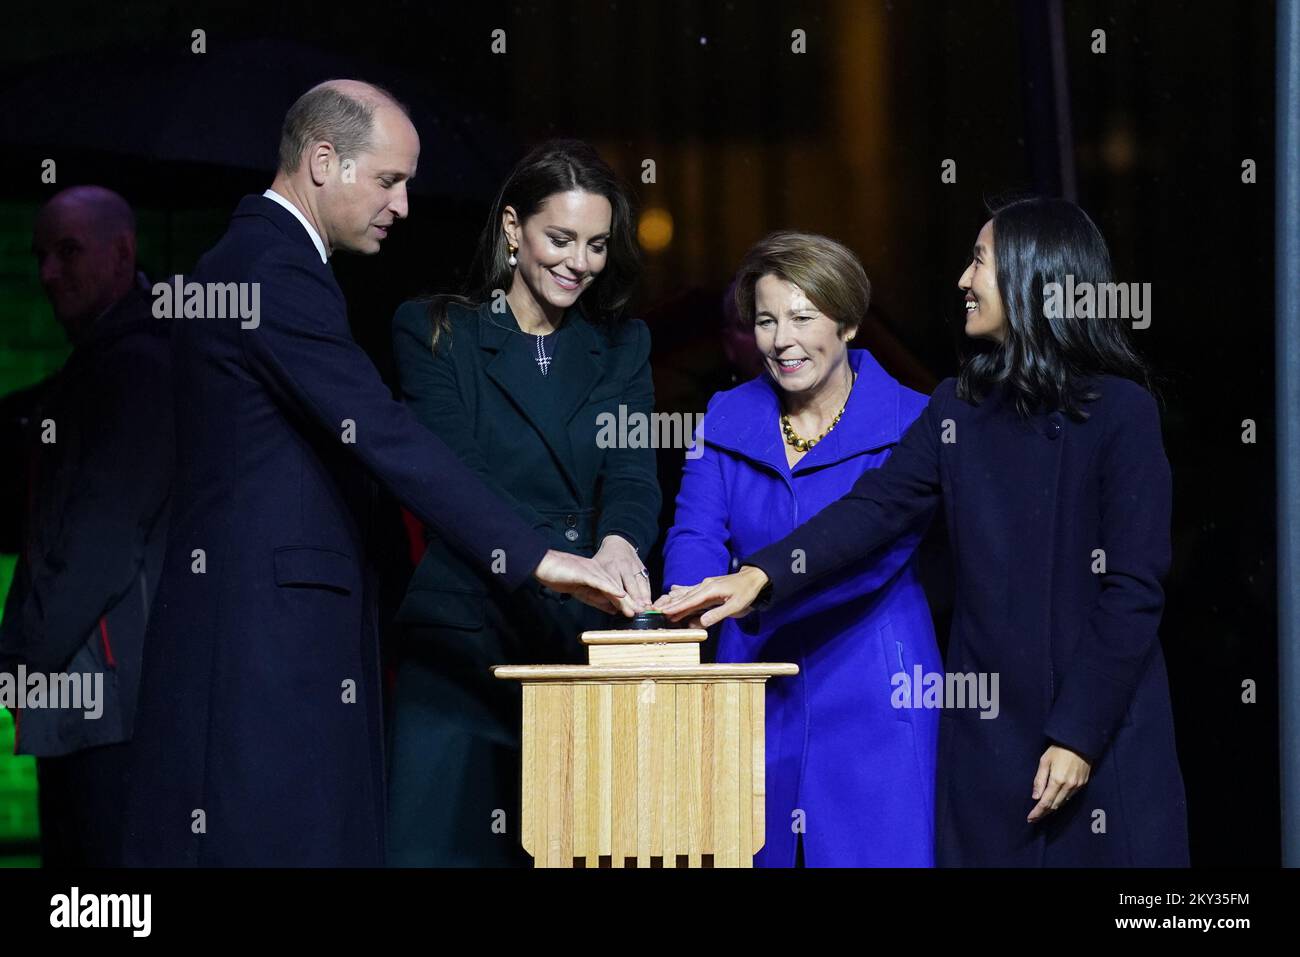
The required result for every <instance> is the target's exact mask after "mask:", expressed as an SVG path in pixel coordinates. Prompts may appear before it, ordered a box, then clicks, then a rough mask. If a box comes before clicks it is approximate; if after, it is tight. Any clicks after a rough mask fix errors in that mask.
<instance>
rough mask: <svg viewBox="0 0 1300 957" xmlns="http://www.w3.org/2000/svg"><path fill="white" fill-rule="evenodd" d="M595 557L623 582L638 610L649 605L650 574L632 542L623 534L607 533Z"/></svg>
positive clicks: (614, 576)
mask: <svg viewBox="0 0 1300 957" xmlns="http://www.w3.org/2000/svg"><path fill="white" fill-rule="evenodd" d="M593 559H594V561H595V562H596V564H598V565H600V567H601V568H603V569H605V571H606V572H607V573H608V574H609V575H610V577H612V578H613V579H614V580H616V581H618V582H619V583H621V584H622V586H623V588H624V589H625V590H626V591H627V594H628V596H629V597H630V598H631V599H632V602H633V604H635V605H636V608H637V611H641V610H643V609H645V608H647V607H649V605H650V575H649V574H648V573H647V572H646V569H645V564H644V563H643V562H642V561H641V556H639V555H638V554H637V553H636V549H635V548H633V547H632V543H631V542H629V541H628V540H627V539H626V538H623V537H622V536H621V535H606V536H605V538H604V540H603V541H602V542H601V543H600V551H598V552H596V554H595V555H594V556H593Z"/></svg>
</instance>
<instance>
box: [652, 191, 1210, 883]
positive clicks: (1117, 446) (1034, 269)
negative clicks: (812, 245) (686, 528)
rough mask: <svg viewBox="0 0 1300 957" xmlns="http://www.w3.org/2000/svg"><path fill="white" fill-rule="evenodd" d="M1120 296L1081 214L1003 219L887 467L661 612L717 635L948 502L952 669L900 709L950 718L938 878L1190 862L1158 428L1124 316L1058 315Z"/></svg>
mask: <svg viewBox="0 0 1300 957" xmlns="http://www.w3.org/2000/svg"><path fill="white" fill-rule="evenodd" d="M1111 280H1112V276H1111V266H1110V255H1109V253H1108V251H1107V249H1106V244H1105V241H1104V240H1103V239H1102V237H1101V234H1100V232H1098V230H1097V228H1096V226H1094V225H1093V223H1092V221H1091V220H1090V219H1089V218H1088V217H1087V215H1086V214H1085V213H1084V212H1083V211H1082V210H1080V209H1079V208H1078V207H1077V206H1075V205H1073V204H1072V203H1068V202H1065V201H1063V200H1058V199H1026V200H1019V201H1017V202H1014V203H1010V204H1008V205H1006V206H1003V207H1001V208H999V209H996V210H994V211H992V218H991V219H990V220H989V221H988V222H987V223H986V224H985V225H984V228H983V229H981V230H980V233H979V237H978V238H977V240H976V243H975V248H974V253H973V256H972V262H971V264H970V265H969V266H968V267H967V268H966V270H965V272H963V273H962V276H961V278H960V280H959V283H958V285H959V286H960V288H961V289H962V291H963V292H964V293H965V307H966V319H965V332H966V335H967V336H969V337H971V338H972V339H974V340H976V342H975V343H973V345H972V347H971V349H970V351H969V352H968V354H967V355H966V356H965V357H964V360H963V363H962V368H961V373H960V375H959V376H958V377H957V378H956V379H947V380H945V381H944V382H942V383H940V385H939V387H938V388H937V389H936V390H935V392H934V394H933V395H932V396H931V398H930V402H929V404H928V406H927V407H926V409H925V410H924V411H923V412H922V413H921V415H920V417H919V418H918V419H917V420H916V422H915V423H914V424H913V425H912V427H911V428H910V429H909V430H908V432H907V434H906V435H905V436H904V437H903V439H902V442H901V443H900V444H899V446H898V447H897V448H896V449H895V451H894V454H893V455H892V456H891V457H890V459H889V460H888V461H887V462H886V463H885V464H884V465H883V466H882V467H880V468H878V469H872V470H869V471H867V472H865V473H863V475H862V477H861V478H860V479H859V480H858V481H857V483H856V484H855V485H854V487H853V490H852V491H850V492H849V493H848V494H847V495H845V496H844V497H843V498H841V499H840V500H839V501H837V502H835V503H833V504H831V505H830V506H828V507H827V508H825V509H823V510H822V511H821V512H820V513H818V514H817V515H816V516H815V517H813V518H812V519H810V520H809V521H808V522H807V523H806V524H804V525H803V526H802V527H800V528H799V529H797V530H796V531H795V532H793V533H791V534H790V535H788V536H787V537H786V538H784V539H782V540H781V541H779V542H777V543H776V544H774V545H771V546H768V547H767V548H764V549H761V550H759V551H757V552H755V553H754V554H752V555H750V556H748V557H747V558H744V559H742V565H743V567H742V568H741V569H740V570H739V571H738V572H737V573H735V574H733V575H727V576H723V577H719V578H711V579H705V580H704V581H703V582H701V583H700V584H698V585H695V586H693V587H686V588H678V589H676V590H675V591H674V592H673V593H672V594H670V595H667V596H664V597H663V598H661V599H660V601H659V602H658V603H657V604H658V606H659V607H660V609H661V610H662V611H664V612H665V613H667V614H668V615H669V616H670V617H672V618H674V619H679V618H683V617H692V618H698V619H700V620H701V622H702V624H704V625H709V624H712V623H713V622H715V621H719V620H721V619H722V618H725V617H730V616H740V615H744V614H746V613H748V611H749V610H750V609H751V608H752V607H754V606H755V605H759V606H764V605H765V604H766V603H783V602H785V601H786V600H787V598H789V596H791V595H793V594H795V593H796V592H797V591H799V590H800V589H802V588H804V587H807V586H810V585H813V584H814V583H815V582H817V581H819V580H821V579H823V578H824V577H825V576H826V575H828V574H830V573H833V572H835V571H837V570H839V569H841V568H844V567H846V566H847V565H849V564H850V563H852V562H853V561H855V560H857V559H859V558H860V557H861V556H862V555H864V554H872V553H875V552H876V551H877V550H878V549H881V548H882V547H884V546H886V545H887V544H888V543H890V542H892V541H893V540H894V539H895V538H897V537H899V536H900V535H902V534H905V533H906V532H907V531H908V530H909V529H913V528H915V527H916V526H917V523H919V522H923V521H926V520H928V518H929V517H930V516H931V515H933V513H934V511H935V510H936V509H937V508H938V507H940V505H942V507H943V508H944V510H945V513H946V518H947V527H948V536H949V547H950V549H951V552H952V556H953V563H954V570H955V573H956V590H957V594H956V602H955V608H954V615H953V622H952V631H951V637H950V641H949V647H948V656H947V662H946V666H947V667H946V674H944V675H935V676H927V675H916V676H915V678H916V680H915V682H913V683H912V686H911V687H904V688H901V689H896V691H899V690H901V691H902V692H903V693H902V694H899V696H898V698H897V699H896V704H897V705H898V706H903V707H916V706H921V707H942V710H941V712H940V721H939V757H938V766H937V783H936V796H935V813H936V822H935V854H936V861H937V863H938V864H939V865H941V866H985V867H987V866H994V867H997V866H1003V867H1007V866H1011V867H1037V866H1067V867H1068V866H1075V867H1079V866H1112V867H1114V866H1120V867H1123V866H1185V865H1186V864H1187V863H1188V848H1187V823H1186V802H1185V798H1184V793H1183V782H1182V775H1181V773H1180V771H1179V767H1178V757H1177V752H1176V750H1175V746H1174V728H1173V716H1172V709H1171V706H1170V700H1169V686H1168V679H1167V677H1166V673H1165V663H1164V656H1163V654H1162V652H1161V649H1160V642H1159V639H1158V637H1157V630H1158V627H1159V624H1160V617H1161V612H1162V610H1163V606H1164V593H1163V590H1162V586H1161V582H1162V580H1163V578H1164V576H1165V575H1166V573H1167V572H1168V568H1169V562H1170V541H1169V528H1170V509H1171V490H1170V485H1171V481H1170V471H1169V463H1168V462H1167V460H1166V458H1165V454H1164V448H1163V445H1162V441H1161V433H1160V415H1159V411H1158V408H1157V402H1156V400H1155V398H1154V397H1153V395H1152V392H1151V391H1150V375H1149V373H1148V371H1147V369H1146V367H1145V365H1144V364H1143V362H1142V361H1141V359H1139V358H1138V356H1137V354H1136V353H1135V352H1134V351H1133V349H1132V348H1131V346H1130V345H1129V343H1128V340H1127V331H1126V329H1125V328H1124V321H1125V320H1124V319H1123V317H1119V316H1108V315H1095V314H1090V313H1089V312H1088V311H1087V310H1085V311H1083V312H1082V313H1080V311H1078V310H1075V309H1071V308H1068V307H1066V306H1065V304H1064V303H1062V302H1061V301H1060V296H1059V289H1062V288H1074V289H1086V288H1092V289H1093V290H1095V291H1098V292H1100V291H1103V290H1104V289H1105V288H1106V287H1105V286H1103V285H1102V284H1105V283H1109V282H1111ZM1094 301H1095V300H1094ZM796 550H799V551H798V552H797V553H796ZM792 554H798V555H799V556H800V561H797V562H794V561H792ZM715 606H716V607H715ZM917 685H920V686H921V687H917ZM812 733H814V734H815V733H816V729H813V731H812ZM863 813H864V814H869V813H870V809H866V808H864V809H863Z"/></svg>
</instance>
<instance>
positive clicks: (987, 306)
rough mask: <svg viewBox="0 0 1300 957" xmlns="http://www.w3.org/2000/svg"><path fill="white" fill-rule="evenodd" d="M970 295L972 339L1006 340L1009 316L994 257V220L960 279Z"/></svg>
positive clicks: (969, 331)
mask: <svg viewBox="0 0 1300 957" xmlns="http://www.w3.org/2000/svg"><path fill="white" fill-rule="evenodd" d="M957 288H959V289H961V290H962V292H964V293H965V294H966V297H965V308H966V335H968V336H970V337H971V338H972V339H991V340H993V341H994V342H1002V341H1003V340H1004V339H1006V337H1007V316H1006V312H1005V311H1004V309H1003V307H1002V295H1001V293H999V292H998V271H997V260H996V259H994V256H993V220H991V219H990V220H989V221H988V222H987V223H985V224H984V228H983V229H981V230H980V234H979V236H977V237H976V238H975V250H974V252H973V253H972V257H971V264H970V265H969V266H967V267H966V271H965V272H964V273H962V274H961V278H960V279H958V280H957Z"/></svg>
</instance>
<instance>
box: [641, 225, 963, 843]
mask: <svg viewBox="0 0 1300 957" xmlns="http://www.w3.org/2000/svg"><path fill="white" fill-rule="evenodd" d="M870 294H871V286H870V283H869V282H868V280H867V277H866V274H865V273H864V272H863V270H862V266H861V264H860V263H859V262H858V260H857V258H856V257H855V256H854V255H853V253H852V252H850V251H849V250H848V249H846V248H844V247H843V246H841V245H840V244H839V243H836V242H834V241H832V240H830V239H827V238H825V237H823V236H814V235H807V234H801V233H788V232H786V233H774V234H772V235H771V236H769V237H767V238H766V239H764V240H763V241H762V242H761V243H759V244H758V245H757V246H755V247H754V248H753V249H752V250H750V252H749V254H748V255H747V256H746V257H745V260H744V262H743V263H742V264H741V266H740V270H739V272H738V274H737V278H736V300H737V305H738V307H739V310H740V314H741V316H742V317H744V319H745V320H746V322H747V324H749V325H750V326H751V328H752V330H753V335H754V339H755V344H756V346H757V347H758V352H759V354H760V355H761V356H762V359H763V369H764V371H763V374H761V375H760V376H759V377H758V378H756V379H753V380H751V381H750V382H746V383H745V384H743V385H740V386H737V387H736V388H734V389H730V390H728V391H726V392H719V393H718V394H717V395H715V396H714V397H713V400H712V401H711V402H710V403H709V408H708V411H707V413H706V414H705V417H704V425H703V431H702V434H701V439H702V445H701V446H700V447H701V450H702V451H701V455H700V456H699V457H698V458H688V459H687V460H686V467H685V472H684V474H683V477H682V487H681V492H680V494H679V495H678V497H677V513H676V520H675V522H674V524H673V527H672V529H671V530H670V531H669V532H668V537H667V539H666V540H665V544H664V582H665V584H666V585H673V584H683V583H687V582H697V581H699V580H700V579H701V578H704V577H706V576H708V575H723V574H726V573H727V572H728V571H729V570H730V569H731V568H732V567H733V565H732V562H733V561H734V560H737V559H739V558H740V556H742V555H747V554H749V553H750V552H753V551H755V550H757V549H759V548H761V547H763V546H764V545H767V544H769V543H771V542H773V541H775V540H776V539H778V538H780V537H781V536H783V535H786V534H788V533H789V532H790V531H792V530H793V529H794V528H795V527H796V526H797V525H798V524H799V521H800V519H801V517H802V516H806V515H812V514H814V513H816V512H817V511H819V510H820V509H822V508H824V507H825V506H826V505H829V504H830V503H831V502H833V501H835V499H837V498H839V497H840V496H841V495H843V494H844V493H845V492H847V491H848V490H849V489H850V488H851V487H852V486H853V483H854V482H855V481H856V480H857V478H858V477H859V476H860V475H862V474H863V473H864V472H865V471H867V470H869V469H873V468H877V467H878V466H880V465H881V464H883V463H884V462H885V460H886V459H888V458H889V455H890V452H891V451H892V450H893V448H894V446H895V445H896V444H897V443H898V440H899V439H900V438H901V436H902V434H903V432H904V431H905V430H906V429H907V427H908V426H909V425H911V423H912V420H913V419H915V418H916V416H917V415H918V414H919V413H920V411H921V410H922V409H923V408H924V407H925V396H923V395H921V394H919V393H916V392H913V391H912V390H910V389H906V388H904V387H903V386H901V385H899V384H898V383H897V382H896V381H894V379H893V378H891V377H890V375H889V374H888V373H887V372H885V370H884V369H882V368H881V367H880V365H879V364H878V363H877V362H876V360H875V359H874V358H873V357H872V356H871V354H870V353H869V352H867V351H866V350H862V349H849V347H848V341H849V340H850V339H852V338H853V335H854V333H855V332H856V331H857V327H858V324H859V323H860V322H861V320H862V317H863V316H865V315H866V311H867V306H868V303H869V301H870ZM783 425H784V426H785V428H784V430H783ZM918 538H919V532H914V533H912V534H909V535H905V536H903V537H902V538H900V539H899V540H898V541H897V542H895V543H893V545H892V546H891V547H889V548H888V549H886V550H884V551H883V552H882V554H880V555H878V556H874V557H861V558H859V560H857V561H855V562H852V563H851V564H850V565H848V566H847V567H845V568H843V569H841V570H840V571H838V572H837V573H836V574H834V575H831V576H828V577H827V578H826V579H824V580H823V581H821V582H819V583H818V584H817V585H816V587H814V588H810V589H808V590H807V591H805V592H803V593H801V594H800V596H799V598H798V599H797V600H795V601H791V602H786V603H784V604H783V605H782V606H781V607H779V608H774V609H773V610H772V611H770V612H766V613H764V614H763V615H761V616H759V615H755V616H753V617H752V618H750V619H747V620H745V621H743V622H737V621H727V622H725V623H724V624H723V626H722V630H721V634H720V635H719V637H718V652H717V658H718V660H719V661H793V662H795V663H797V664H798V665H799V674H798V675H796V676H795V677H792V678H775V679H773V680H771V681H769V682H768V683H767V694H766V707H765V713H766V716H767V720H766V726H767V740H766V744H767V753H766V758H767V769H766V770H767V773H766V791H767V797H766V807H767V831H766V841H765V843H764V846H763V849H762V850H761V851H760V852H759V853H758V855H757V856H756V857H755V859H754V863H755V864H756V865H757V866H768V867H790V866H793V865H794V864H795V862H796V859H797V857H798V853H799V851H800V850H802V857H803V860H804V862H805V863H806V864H807V865H808V866H810V867H882V866H883V867H903V866H911V867H929V866H932V865H933V862H934V853H933V830H934V828H933V810H932V809H933V806H934V760H935V746H936V738H937V734H938V713H937V712H935V711H925V710H911V709H902V708H894V707H892V706H891V703H890V692H891V687H892V684H893V677H894V676H895V675H897V674H899V673H904V674H910V673H911V671H912V668H913V667H914V666H917V665H919V666H921V668H922V669H923V670H924V671H935V670H937V669H938V668H939V650H938V647H937V646H936V644H935V640H934V626H933V624H932V622H931V618H930V609H929V606H928V605H927V603H926V599H925V594H924V592H923V591H922V589H921V585H920V582H919V580H918V578H917V573H916V568H915V563H914V561H913V553H914V551H915V547H916V544H917V540H918ZM800 842H802V848H800V847H799V844H800Z"/></svg>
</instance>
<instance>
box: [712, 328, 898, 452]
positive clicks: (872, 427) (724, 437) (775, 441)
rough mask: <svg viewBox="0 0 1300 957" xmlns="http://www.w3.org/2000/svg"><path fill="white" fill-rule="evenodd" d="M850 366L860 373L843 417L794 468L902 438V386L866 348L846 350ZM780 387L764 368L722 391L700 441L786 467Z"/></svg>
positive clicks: (883, 444)
mask: <svg viewBox="0 0 1300 957" xmlns="http://www.w3.org/2000/svg"><path fill="white" fill-rule="evenodd" d="M849 365H850V367H851V368H852V369H853V370H854V371H855V372H856V373H857V374H858V378H857V381H856V382H854V384H853V391H852V392H851V393H849V402H848V405H847V407H846V408H845V410H844V416H843V417H842V418H841V419H840V422H839V424H838V425H837V426H835V428H834V429H833V430H832V431H831V432H830V434H829V435H827V436H826V437H825V438H824V439H822V440H821V441H820V442H818V443H817V445H816V447H814V448H813V450H812V451H811V452H809V453H808V454H807V455H805V456H804V457H803V458H802V459H801V460H800V461H799V463H798V464H797V465H796V466H795V467H794V470H793V471H794V472H795V473H798V472H802V471H806V470H808V469H812V468H824V467H826V466H828V465H834V464H836V463H837V462H842V461H844V460H845V459H847V458H852V457H853V456H855V455H861V454H863V453H866V452H872V451H876V450H878V449H882V448H885V447H887V446H890V445H894V444H895V443H897V442H898V440H899V438H901V436H902V431H903V430H902V422H901V421H900V417H899V412H900V403H899V391H900V390H901V388H902V386H900V385H899V384H898V382H897V381H895V379H894V378H893V377H892V376H891V375H890V374H889V373H888V372H886V371H885V370H884V369H883V368H881V366H880V363H878V362H877V361H876V359H875V357H874V356H872V355H871V353H870V352H868V351H867V350H865V349H850V350H849ZM778 388H779V387H778V386H777V385H776V384H774V383H773V382H772V381H771V380H770V379H769V378H768V376H767V374H766V373H763V374H762V375H760V376H759V377H758V378H756V379H753V380H751V381H749V382H746V383H744V384H743V385H740V386H737V387H736V388H734V389H731V390H730V391H728V392H724V393H720V394H719V396H718V397H717V399H716V400H715V401H714V404H713V407H712V408H710V409H709V411H708V414H707V416H706V417H705V423H704V440H705V441H706V442H709V443H710V444H712V445H716V446H718V447H719V448H724V449H728V450H729V451H732V452H735V453H737V454H738V455H743V456H745V457H746V458H748V459H751V460H753V461H754V462H758V463H760V464H762V465H766V466H768V467H769V468H772V469H775V470H776V471H778V472H782V473H787V472H790V471H791V470H790V467H789V465H788V464H787V463H786V458H785V444H784V441H783V440H782V438H781V425H780V421H779V420H780V416H781V411H780V403H779V401H778V398H777V389H778Z"/></svg>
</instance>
